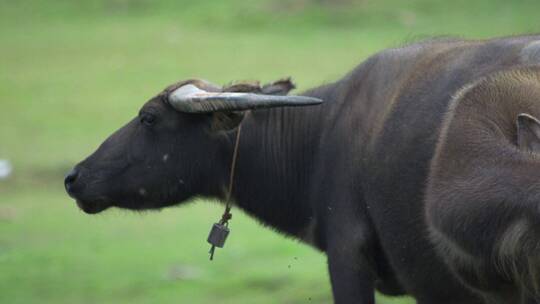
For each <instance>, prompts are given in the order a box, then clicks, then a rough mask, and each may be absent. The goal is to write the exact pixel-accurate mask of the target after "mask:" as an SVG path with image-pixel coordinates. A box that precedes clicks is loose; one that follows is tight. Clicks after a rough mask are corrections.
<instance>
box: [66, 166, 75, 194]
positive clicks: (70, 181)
mask: <svg viewBox="0 0 540 304" xmlns="http://www.w3.org/2000/svg"><path fill="white" fill-rule="evenodd" d="M78 176H79V171H78V170H77V169H73V170H71V171H70V172H69V173H68V174H67V175H66V178H65V179H64V185H65V187H66V191H67V192H70V190H71V186H72V185H73V183H74V182H75V180H77V177H78Z"/></svg>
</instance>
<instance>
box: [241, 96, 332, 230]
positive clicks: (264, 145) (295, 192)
mask: <svg viewBox="0 0 540 304" xmlns="http://www.w3.org/2000/svg"><path fill="white" fill-rule="evenodd" d="M321 108H322V106H314V107H295V108H291V107H289V108H275V109H267V110H258V111H253V112H250V113H247V115H246V117H245V118H244V121H243V122H242V134H241V137H240V145H239V150H238V159H237V164H236V176H235V180H234V188H233V191H232V198H233V200H234V201H235V203H236V205H237V206H239V207H240V208H241V209H243V210H244V211H245V212H247V213H248V214H250V215H252V216H254V217H255V218H257V219H258V220H259V221H260V222H262V223H263V224H264V225H267V226H271V227H273V228H275V229H277V230H279V231H281V232H283V233H286V234H288V235H291V236H296V237H302V233H303V232H304V231H305V230H306V228H307V227H308V226H309V225H310V222H311V221H312V220H313V218H314V212H313V207H312V204H311V202H310V198H309V195H308V193H309V190H308V189H309V188H310V187H311V186H312V185H311V178H312V176H313V167H314V166H313V165H314V163H315V158H316V155H317V153H318V147H319V146H320V145H319V140H320V137H321V136H320V135H321V130H322V126H321V122H320V118H321ZM234 139H235V134H233V135H231V142H233V143H234Z"/></svg>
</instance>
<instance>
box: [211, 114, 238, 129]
mask: <svg viewBox="0 0 540 304" xmlns="http://www.w3.org/2000/svg"><path fill="white" fill-rule="evenodd" d="M242 119H244V112H237V111H235V112H214V113H212V131H229V130H232V129H234V128H236V127H238V125H240V123H241V122H242Z"/></svg>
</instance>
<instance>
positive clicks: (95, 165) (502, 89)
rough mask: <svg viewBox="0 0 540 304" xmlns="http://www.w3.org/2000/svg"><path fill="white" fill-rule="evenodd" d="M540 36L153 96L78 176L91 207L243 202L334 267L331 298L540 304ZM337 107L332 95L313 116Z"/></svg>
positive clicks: (74, 179) (437, 43)
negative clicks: (303, 86) (298, 78)
mask: <svg viewBox="0 0 540 304" xmlns="http://www.w3.org/2000/svg"><path fill="white" fill-rule="evenodd" d="M538 63H540V36H519V37H509V38H501V39H494V40H474V41H467V40H459V39H447V38H445V39H431V40H428V41H423V42H419V43H414V44H411V45H407V46H403V47H399V48H393V49H388V50H385V51H382V52H380V53H378V54H376V55H374V56H372V57H370V58H369V59H367V60H366V61H365V62H363V63H362V64H360V65H359V66H358V67H357V68H355V69H354V70H353V71H352V72H350V73H349V74H348V75H346V76H345V77H343V78H342V79H340V80H338V81H336V82H334V83H330V84H327V85H323V86H321V87H318V88H314V89H311V90H308V91H306V92H304V93H303V94H302V96H286V94H287V93H288V92H289V90H291V89H292V85H291V83H290V82H289V81H286V80H285V81H280V82H276V83H273V84H270V85H267V86H262V87H261V86H259V85H257V84H239V85H232V86H228V87H224V88H222V87H218V86H215V85H212V84H210V83H208V82H205V81H201V80H188V81H184V82H180V83H177V84H175V85H172V86H170V87H168V88H166V89H165V90H164V91H162V92H161V93H160V94H158V95H157V96H156V97H154V98H152V99H150V101H148V102H147V103H146V104H145V105H144V106H143V107H142V109H141V111H140V114H139V115H138V117H136V118H134V119H133V120H132V121H130V122H129V123H128V124H127V125H125V126H124V127H122V128H121V129H119V130H118V131H117V132H115V133H114V134H113V135H111V136H110V137H109V138H108V139H107V140H106V141H105V142H104V143H103V144H102V145H101V146H100V147H99V149H98V150H97V151H96V152H95V153H94V154H92V155H91V156H89V157H88V158H87V159H86V160H84V161H83V162H81V163H80V164H78V165H77V166H76V167H75V168H74V170H73V171H72V172H71V173H70V174H69V175H68V176H67V177H66V180H65V185H66V189H67V191H68V192H69V194H70V195H71V196H72V197H74V198H75V199H76V200H77V203H78V205H79V207H80V208H82V210H84V211H85V212H87V213H97V212H100V211H102V210H105V209H107V208H108V207H111V206H115V207H121V208H129V209H152V208H162V207H166V206H170V205H174V204H179V203H182V202H185V201H186V200H188V199H190V198H192V197H194V196H204V197H213V198H218V199H221V200H223V199H224V198H225V196H226V192H227V185H228V178H229V174H230V172H231V166H232V164H231V156H232V154H233V150H234V146H235V139H236V135H237V132H238V130H239V128H238V126H239V125H241V128H242V130H243V131H242V134H241V137H240V141H239V147H238V158H237V164H236V168H235V173H236V174H235V177H234V188H233V191H232V199H233V200H234V203H235V205H237V206H238V207H239V208H241V209H243V210H245V211H246V212H247V213H248V214H250V215H252V216H253V217H255V218H257V219H258V220H259V221H260V222H261V223H263V224H264V225H268V226H270V227H273V228H275V229H276V230H278V231H280V232H281V233H284V234H286V235H289V236H293V237H296V238H298V239H300V240H302V241H304V242H305V243H308V244H310V245H312V246H314V247H316V248H318V249H319V250H321V251H324V252H325V253H326V255H327V257H328V266H329V273H330V277H331V282H332V288H333V295H334V300H335V302H336V303H362V304H370V303H374V302H375V300H374V291H375V290H379V291H380V292H382V293H384V294H389V295H402V294H408V295H411V296H413V297H415V298H416V300H417V302H418V303H419V304H481V303H506V304H507V303H512V304H513V303H516V304H517V303H527V304H529V303H540V302H538V300H537V299H539V295H540V250H539V249H540V121H539V120H538V118H540V66H539V65H538ZM319 99H320V100H324V103H322V104H320V105H317V106H314V105H315V104H318V103H319Z"/></svg>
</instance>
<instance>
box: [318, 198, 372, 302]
mask: <svg viewBox="0 0 540 304" xmlns="http://www.w3.org/2000/svg"><path fill="white" fill-rule="evenodd" d="M351 209H352V208H350V209H349V208H348V207H347V206H346V204H344V205H337V204H336V205H334V206H332V207H330V208H327V210H328V224H329V226H327V233H326V236H327V237H326V239H327V248H326V254H327V256H328V268H329V272H330V280H331V282H332V291H333V294H334V300H335V303H336V304H374V303H375V287H374V285H375V280H376V276H375V271H374V269H375V267H374V262H373V258H372V255H373V250H372V249H373V246H372V242H373V241H372V240H373V237H372V235H373V233H372V230H371V229H369V225H368V222H367V221H366V220H365V218H366V217H365V214H362V212H359V213H356V214H355V213H351V212H350V210H351Z"/></svg>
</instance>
